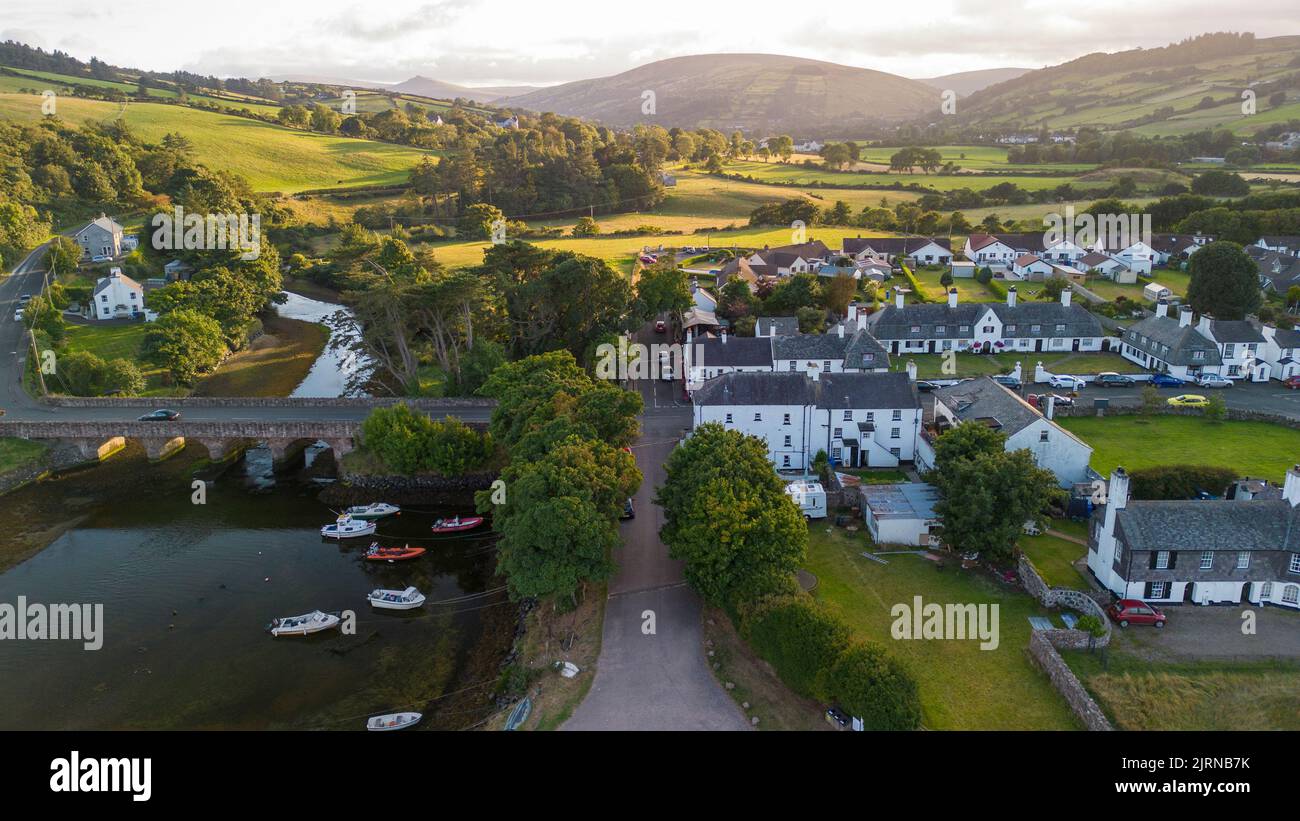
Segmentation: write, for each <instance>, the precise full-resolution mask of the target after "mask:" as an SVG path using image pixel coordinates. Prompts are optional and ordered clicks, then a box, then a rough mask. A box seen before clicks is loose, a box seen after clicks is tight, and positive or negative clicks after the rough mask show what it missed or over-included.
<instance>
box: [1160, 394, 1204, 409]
mask: <svg viewBox="0 0 1300 821" xmlns="http://www.w3.org/2000/svg"><path fill="white" fill-rule="evenodd" d="M1166 404H1169V405H1173V406H1174V407H1175V408H1204V407H1206V406H1207V405H1209V404H1210V400H1208V399H1206V398H1205V397H1204V396H1201V395H1200V394H1197V393H1182V394H1179V395H1178V396H1171V397H1169V399H1168V400H1167V402H1166Z"/></svg>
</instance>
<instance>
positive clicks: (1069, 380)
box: [1047, 373, 1087, 391]
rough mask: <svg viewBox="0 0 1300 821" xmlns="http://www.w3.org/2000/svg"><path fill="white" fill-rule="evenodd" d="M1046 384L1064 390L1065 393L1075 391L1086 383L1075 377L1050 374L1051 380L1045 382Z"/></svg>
mask: <svg viewBox="0 0 1300 821" xmlns="http://www.w3.org/2000/svg"><path fill="white" fill-rule="evenodd" d="M1047 384H1049V385H1051V386H1052V387H1053V388H1064V389H1065V390H1067V391H1077V390H1079V389H1080V388H1082V387H1083V386H1084V385H1086V384H1087V383H1086V382H1084V381H1083V380H1082V379H1080V378H1079V377H1077V376H1067V375H1066V374H1062V373H1055V374H1052V378H1051V379H1049V380H1047Z"/></svg>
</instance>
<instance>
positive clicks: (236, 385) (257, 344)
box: [193, 314, 330, 396]
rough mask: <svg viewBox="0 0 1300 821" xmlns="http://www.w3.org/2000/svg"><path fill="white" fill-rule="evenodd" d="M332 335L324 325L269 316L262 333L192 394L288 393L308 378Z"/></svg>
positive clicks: (271, 394) (247, 394)
mask: <svg viewBox="0 0 1300 821" xmlns="http://www.w3.org/2000/svg"><path fill="white" fill-rule="evenodd" d="M329 337H330V329H329V328H328V327H327V326H325V325H321V324H319V323H316V322H306V321H303V320H300V319H288V318H286V317H282V316H279V315H275V314H273V315H270V316H267V317H266V318H265V320H264V321H263V333H262V335H261V336H259V337H258V338H257V339H254V340H253V341H252V342H251V343H250V344H249V345H248V347H247V348H245V349H244V350H242V351H240V352H238V353H236V354H233V355H232V356H229V357H227V358H226V361H225V362H223V363H221V365H220V367H218V368H217V370H216V372H215V373H213V374H212V375H211V376H209V377H207V378H206V379H204V380H203V381H202V382H200V383H199V384H198V386H196V387H195V389H194V393H193V395H194V396H289V395H290V394H292V393H293V391H294V389H295V388H297V387H298V386H299V385H300V384H302V381H303V380H304V379H306V378H307V374H308V373H310V372H311V369H312V365H313V364H315V362H316V360H317V359H318V358H319V357H320V355H321V352H322V351H324V350H325V344H326V343H327V342H328V341H329Z"/></svg>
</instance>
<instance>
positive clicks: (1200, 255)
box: [1187, 241, 1262, 319]
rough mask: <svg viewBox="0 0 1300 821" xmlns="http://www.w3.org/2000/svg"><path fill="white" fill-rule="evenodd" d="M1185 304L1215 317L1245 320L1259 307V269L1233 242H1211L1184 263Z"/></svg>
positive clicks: (1198, 311) (1260, 299)
mask: <svg viewBox="0 0 1300 821" xmlns="http://www.w3.org/2000/svg"><path fill="white" fill-rule="evenodd" d="M1187 271H1188V273H1189V274H1190V277H1191V278H1190V281H1189V282H1188V285H1187V303H1188V304H1189V305H1191V306H1192V310H1194V311H1196V312H1197V313H1199V314H1210V315H1211V316H1213V317H1215V318H1216V319H1245V318H1246V314H1251V313H1254V312H1255V311H1257V310H1259V306H1260V304H1261V302H1262V297H1261V295H1260V291H1259V270H1258V267H1257V266H1256V265H1255V262H1254V260H1252V259H1251V258H1250V255H1249V254H1247V253H1246V252H1245V251H1244V250H1243V249H1242V247H1241V246H1240V245H1238V244H1236V243H1235V242H1224V241H1219V242H1211V243H1210V244H1208V245H1206V246H1204V247H1203V248H1201V249H1200V250H1199V251H1197V252H1196V253H1195V254H1192V258H1191V261H1190V262H1188V264H1187Z"/></svg>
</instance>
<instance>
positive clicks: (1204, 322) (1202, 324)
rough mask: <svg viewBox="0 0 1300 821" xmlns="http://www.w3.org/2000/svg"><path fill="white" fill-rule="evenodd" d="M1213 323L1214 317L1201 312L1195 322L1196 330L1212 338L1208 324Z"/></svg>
mask: <svg viewBox="0 0 1300 821" xmlns="http://www.w3.org/2000/svg"><path fill="white" fill-rule="evenodd" d="M1213 324H1214V317H1212V316H1210V315H1209V314H1201V319H1200V321H1199V322H1197V323H1196V330H1198V331H1200V332H1201V333H1203V334H1205V335H1206V336H1208V337H1210V338H1211V339H1213V338H1214V337H1213V336H1212V335H1211V334H1212V332H1211V330H1210V326H1211V325H1213Z"/></svg>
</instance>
